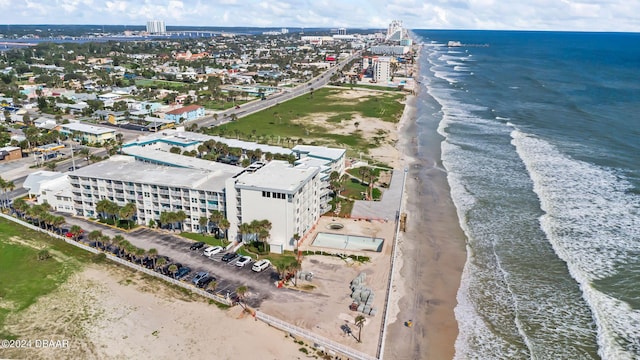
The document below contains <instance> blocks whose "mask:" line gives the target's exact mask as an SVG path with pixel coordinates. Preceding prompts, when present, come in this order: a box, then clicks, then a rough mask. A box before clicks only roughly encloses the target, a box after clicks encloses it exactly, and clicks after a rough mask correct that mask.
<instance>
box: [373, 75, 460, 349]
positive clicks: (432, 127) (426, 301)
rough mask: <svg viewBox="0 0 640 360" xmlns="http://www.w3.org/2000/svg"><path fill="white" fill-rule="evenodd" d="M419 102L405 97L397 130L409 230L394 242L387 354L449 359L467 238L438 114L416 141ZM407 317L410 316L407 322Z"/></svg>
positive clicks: (455, 325)
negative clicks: (446, 166) (451, 186)
mask: <svg viewBox="0 0 640 360" xmlns="http://www.w3.org/2000/svg"><path fill="white" fill-rule="evenodd" d="M418 86H421V85H418ZM421 91H426V89H424V88H422V89H418V92H421ZM418 96H419V95H418ZM417 101H419V99H417V98H416V97H412V99H410V100H409V102H408V104H407V107H406V109H405V114H404V115H403V121H402V122H401V126H400V129H399V133H400V139H401V140H400V142H399V144H398V147H399V150H400V151H401V152H402V154H403V160H404V161H403V162H404V164H405V166H406V168H408V169H409V172H408V175H407V187H406V190H405V194H404V205H403V206H404V209H403V211H404V212H406V213H407V231H406V232H405V233H401V235H400V238H399V241H398V246H399V248H398V260H399V261H398V263H397V266H396V275H395V279H396V280H395V284H396V285H395V286H394V289H393V290H392V299H391V300H392V306H391V312H390V321H389V328H388V331H389V333H388V336H387V343H386V349H385V358H387V359H438V360H440V359H451V358H453V356H454V354H455V350H454V344H455V340H456V337H457V335H458V324H457V322H456V319H455V315H454V308H455V306H456V304H457V301H456V294H457V291H458V287H459V285H460V277H461V275H462V269H463V267H464V263H465V259H466V251H465V237H464V233H463V232H462V230H461V229H460V226H459V222H458V217H457V214H456V209H455V206H454V205H453V202H452V200H451V196H450V189H449V185H448V183H447V178H446V176H447V175H446V172H445V171H444V169H443V168H442V165H441V161H440V143H441V141H442V138H441V136H440V135H438V134H437V131H436V129H437V126H438V119H437V118H433V119H426V120H424V115H421V116H422V118H421V121H423V122H425V124H421V125H420V127H421V129H424V128H425V126H426V128H427V129H428V133H427V134H424V135H421V137H422V138H423V139H427V141H424V140H423V142H425V143H423V144H421V146H420V148H418V146H417V140H416V134H417V125H416V119H417V116H418V114H417V109H416V102H417ZM394 303H395V304H394ZM407 321H412V326H411V327H408V326H406V322H407Z"/></svg>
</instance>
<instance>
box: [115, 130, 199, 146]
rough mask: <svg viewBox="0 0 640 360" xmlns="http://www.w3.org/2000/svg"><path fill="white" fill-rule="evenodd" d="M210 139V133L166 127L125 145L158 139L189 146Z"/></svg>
mask: <svg viewBox="0 0 640 360" xmlns="http://www.w3.org/2000/svg"><path fill="white" fill-rule="evenodd" d="M209 139H211V136H208V135H203V134H199V133H195V132H188V131H180V130H175V129H166V130H162V131H158V132H156V133H151V134H149V135H145V136H139V137H138V138H137V139H136V140H135V141H132V142H129V143H127V144H125V145H124V147H133V146H142V145H146V144H150V143H154V142H157V141H163V142H166V143H170V144H178V145H182V146H187V145H192V144H194V143H201V142H205V141H207V140H209Z"/></svg>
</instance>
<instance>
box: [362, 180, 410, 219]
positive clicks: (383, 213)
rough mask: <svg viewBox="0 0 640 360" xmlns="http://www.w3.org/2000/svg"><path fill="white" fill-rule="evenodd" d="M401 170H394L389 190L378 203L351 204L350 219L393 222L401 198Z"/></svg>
mask: <svg viewBox="0 0 640 360" xmlns="http://www.w3.org/2000/svg"><path fill="white" fill-rule="evenodd" d="M402 177H403V171H402V170H394V171H393V176H392V177H391V184H389V188H388V189H386V190H385V191H384V192H383V193H382V199H381V200H380V201H365V200H356V201H355V204H353V210H352V211H351V217H353V218H367V219H382V220H390V221H392V220H395V218H396V212H397V211H398V208H399V207H400V199H401V198H402Z"/></svg>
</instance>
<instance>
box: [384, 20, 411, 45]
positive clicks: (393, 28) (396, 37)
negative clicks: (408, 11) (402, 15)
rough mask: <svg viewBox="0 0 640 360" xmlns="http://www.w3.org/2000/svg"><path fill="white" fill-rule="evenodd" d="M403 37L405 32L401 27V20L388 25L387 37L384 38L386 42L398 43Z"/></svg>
mask: <svg viewBox="0 0 640 360" xmlns="http://www.w3.org/2000/svg"><path fill="white" fill-rule="evenodd" d="M405 37H406V36H405V30H404V28H403V27H402V21H401V20H393V21H392V22H391V23H390V24H389V28H387V36H386V37H385V40H386V41H400V40H402V39H404V38H405Z"/></svg>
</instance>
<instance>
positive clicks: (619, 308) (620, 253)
mask: <svg viewBox="0 0 640 360" xmlns="http://www.w3.org/2000/svg"><path fill="white" fill-rule="evenodd" d="M512 138H513V140H512V142H513V144H514V145H515V146H516V150H517V152H518V154H519V156H520V158H522V160H523V162H524V163H525V166H526V167H527V170H528V172H529V174H530V176H531V179H532V180H533V182H534V191H535V192H536V193H537V194H538V197H539V198H540V202H541V207H542V209H543V210H544V211H545V212H546V214H545V215H544V216H543V217H542V218H541V219H540V223H541V227H542V229H543V231H544V232H545V233H546V234H547V237H548V239H549V241H550V242H551V244H552V245H553V248H554V251H555V252H556V253H557V254H558V256H559V257H560V258H562V259H563V260H565V261H566V263H567V266H568V268H569V271H570V273H571V275H572V276H573V277H574V278H575V279H576V280H577V281H578V282H579V283H580V286H581V290H582V292H583V296H584V298H585V300H586V301H587V303H588V304H589V306H590V307H591V309H592V312H593V315H594V317H595V319H596V325H597V329H598V344H599V347H600V350H599V352H600V355H601V356H602V357H603V358H605V359H632V358H638V357H640V353H637V352H633V351H634V350H630V349H633V348H634V347H635V349H636V350H635V351H638V349H640V311H638V310H633V309H631V308H630V307H629V306H628V304H626V303H624V302H623V301H621V300H619V299H615V298H613V297H612V296H611V295H610V294H606V293H603V292H600V291H598V290H597V289H595V288H594V287H593V286H592V284H591V283H592V281H594V280H596V279H603V278H607V277H609V276H612V275H615V274H616V273H617V271H618V270H617V268H616V266H617V265H620V264H625V263H626V262H627V261H629V259H630V258H633V257H634V256H635V255H634V254H637V253H638V252H639V251H640V235H639V233H638V229H640V217H639V216H638V214H637V209H638V208H640V197H638V196H637V195H633V194H631V193H629V192H627V190H628V189H629V188H630V185H629V184H628V183H626V182H625V181H624V180H622V179H621V178H619V177H618V176H617V175H616V173H615V171H613V170H610V169H605V168H601V167H597V166H594V165H592V164H589V163H585V162H582V161H578V160H575V159H572V158H570V157H568V156H566V155H564V154H562V153H561V152H560V151H559V150H558V149H557V148H555V147H554V146H552V145H551V144H549V143H548V142H546V141H544V140H542V139H539V138H536V137H534V136H531V135H528V134H526V133H523V132H521V131H518V130H514V131H513V132H512ZM621 339H622V340H623V342H627V343H629V344H631V346H626V347H623V346H622V345H621V343H620V340H621Z"/></svg>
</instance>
